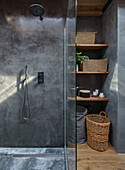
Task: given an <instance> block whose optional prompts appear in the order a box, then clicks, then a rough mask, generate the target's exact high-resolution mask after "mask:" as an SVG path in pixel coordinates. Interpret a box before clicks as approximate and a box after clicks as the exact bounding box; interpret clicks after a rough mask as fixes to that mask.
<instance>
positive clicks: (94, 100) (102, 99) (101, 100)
mask: <svg viewBox="0 0 125 170" xmlns="http://www.w3.org/2000/svg"><path fill="white" fill-rule="evenodd" d="M77 101H84V102H108V101H109V99H108V98H107V97H104V98H100V97H92V96H91V97H90V98H83V97H79V96H77Z"/></svg>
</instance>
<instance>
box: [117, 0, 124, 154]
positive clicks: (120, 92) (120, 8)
mask: <svg viewBox="0 0 125 170" xmlns="http://www.w3.org/2000/svg"><path fill="white" fill-rule="evenodd" d="M117 151H118V152H119V153H125V1H124V0H118V148H117Z"/></svg>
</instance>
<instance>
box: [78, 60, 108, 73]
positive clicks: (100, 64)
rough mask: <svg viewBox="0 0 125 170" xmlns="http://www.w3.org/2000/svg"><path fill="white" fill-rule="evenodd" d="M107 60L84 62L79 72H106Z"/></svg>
mask: <svg viewBox="0 0 125 170" xmlns="http://www.w3.org/2000/svg"><path fill="white" fill-rule="evenodd" d="M108 62H109V60H108V59H98V60H96V59H94V60H84V62H83V63H82V64H81V68H80V69H81V70H82V71H84V72H107V67H108Z"/></svg>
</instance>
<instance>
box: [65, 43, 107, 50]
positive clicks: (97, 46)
mask: <svg viewBox="0 0 125 170" xmlns="http://www.w3.org/2000/svg"><path fill="white" fill-rule="evenodd" d="M68 46H69V47H73V46H75V44H69V45H68ZM108 46H109V44H77V49H80V50H101V49H103V48H107V47H108Z"/></svg>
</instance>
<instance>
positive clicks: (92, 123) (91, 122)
mask: <svg viewBox="0 0 125 170" xmlns="http://www.w3.org/2000/svg"><path fill="white" fill-rule="evenodd" d="M102 113H103V114H104V115H105V116H102ZM109 126H110V120H109V119H108V118H107V117H106V113H105V112H103V111H102V112H100V114H99V115H97V114H91V115H87V116H86V127H87V143H88V145H89V146H90V147H91V148H93V149H95V150H97V151H105V150H107V149H108V136H109Z"/></svg>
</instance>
